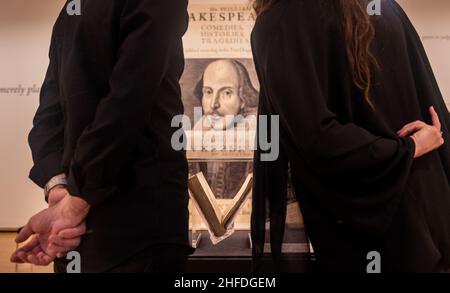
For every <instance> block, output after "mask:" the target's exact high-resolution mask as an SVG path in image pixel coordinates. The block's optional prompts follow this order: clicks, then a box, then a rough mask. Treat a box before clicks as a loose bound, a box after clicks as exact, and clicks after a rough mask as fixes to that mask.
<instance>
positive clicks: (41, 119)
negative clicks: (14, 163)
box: [28, 36, 64, 188]
mask: <svg viewBox="0 0 450 293" xmlns="http://www.w3.org/2000/svg"><path fill="white" fill-rule="evenodd" d="M55 46H56V44H55V38H54V37H53V36H52V41H51V45H50V53H49V57H50V64H49V66H48V69H47V74H46V76H45V80H44V83H43V85H42V88H41V92H40V99H39V107H38V109H37V112H36V114H35V116H34V119H33V128H32V129H31V131H30V133H29V135H28V143H29V145H30V148H31V152H32V156H33V162H34V165H33V167H32V168H31V170H30V174H29V177H30V179H31V180H32V181H33V182H35V183H36V184H37V185H39V186H40V187H42V188H43V187H44V185H45V184H46V183H47V182H48V181H49V180H50V179H51V178H52V177H54V176H56V175H58V174H61V173H64V172H63V168H62V164H61V162H62V155H63V147H64V118H63V112H62V108H61V104H60V101H59V90H58V85H57V81H56V72H55V67H56V64H55V62H56V50H55Z"/></svg>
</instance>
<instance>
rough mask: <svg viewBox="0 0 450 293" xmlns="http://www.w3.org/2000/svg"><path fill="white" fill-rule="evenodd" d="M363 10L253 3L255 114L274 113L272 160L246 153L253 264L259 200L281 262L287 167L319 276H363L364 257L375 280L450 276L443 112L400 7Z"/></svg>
mask: <svg viewBox="0 0 450 293" xmlns="http://www.w3.org/2000/svg"><path fill="white" fill-rule="evenodd" d="M368 2H369V1H368V0H272V1H271V0H256V1H255V3H254V7H255V9H256V11H257V12H258V18H257V21H256V25H255V28H254V31H253V34H252V45H253V53H254V59H255V64H256V68H257V72H258V77H259V79H260V83H261V94H260V106H259V114H260V115H279V117H280V129H279V131H280V155H279V157H278V159H277V160H275V161H264V160H262V159H261V154H262V153H263V150H261V149H258V150H257V152H256V153H255V167H254V175H255V181H254V188H253V193H254V194H253V197H254V198H253V214H252V236H253V240H254V250H253V253H254V257H255V258H256V260H258V259H259V257H261V255H262V253H263V247H264V246H263V243H264V234H265V220H266V212H265V211H266V209H265V207H266V202H267V201H268V203H269V218H270V229H271V230H270V234H271V244H272V253H273V256H274V258H275V260H279V259H280V257H281V243H282V239H283V233H284V222H285V217H286V210H285V198H286V195H285V194H286V182H287V180H288V177H289V176H288V174H287V173H288V169H289V170H291V178H292V183H293V185H294V189H295V193H296V196H297V197H298V200H299V202H300V206H301V209H302V213H303V217H304V222H305V228H306V231H307V233H308V237H309V238H310V240H311V243H312V245H313V247H314V251H315V254H316V258H317V264H318V268H319V269H320V270H321V271H354V272H365V271H366V268H367V266H368V264H369V262H370V260H368V259H367V258H368V255H369V253H370V252H377V253H379V255H380V256H381V265H382V271H384V272H389V271H391V272H438V271H446V270H449V269H450V185H449V180H450V148H449V146H448V143H445V141H449V139H450V117H449V112H448V109H447V108H446V105H445V103H444V100H443V98H442V95H441V93H440V91H439V88H438V85H437V83H436V80H435V78H434V75H433V72H432V69H431V66H430V64H429V61H428V59H427V56H426V54H425V51H424V49H423V46H422V44H421V42H420V39H419V37H418V35H417V33H416V31H415V29H414V27H413V26H412V24H411V23H410V21H409V19H408V17H407V16H406V14H405V13H404V11H403V10H402V9H401V7H400V6H399V5H398V4H397V3H396V2H395V1H394V0H383V1H381V7H382V14H381V15H379V16H369V15H368V13H367V6H368V4H369V3H368ZM258 141H259V140H258ZM289 165H290V168H289Z"/></svg>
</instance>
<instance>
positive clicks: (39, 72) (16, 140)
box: [0, 0, 450, 229]
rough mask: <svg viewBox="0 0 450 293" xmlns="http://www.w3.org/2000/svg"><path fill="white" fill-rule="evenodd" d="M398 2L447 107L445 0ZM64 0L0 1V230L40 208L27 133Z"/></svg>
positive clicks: (449, 4) (449, 64) (449, 39)
mask: <svg viewBox="0 0 450 293" xmlns="http://www.w3.org/2000/svg"><path fill="white" fill-rule="evenodd" d="M198 1H201V2H207V1H208V0H198ZM210 1H213V0H210ZM242 1H244V2H246V1H247V0H242ZM398 2H399V3H400V4H401V5H402V6H403V7H404V8H405V10H406V11H407V13H408V14H409V15H410V17H411V19H412V20H413V22H414V23H415V25H416V27H417V29H418V31H419V34H420V35H421V36H422V39H423V41H424V44H425V47H426V50H427V52H428V53H429V56H430V60H431V63H432V65H433V68H434V70H435V74H436V77H437V79H438V83H439V85H440V87H441V90H442V92H443V95H444V97H445V98H446V101H447V105H448V106H449V108H450V82H449V81H450V1H449V0H399V1H398ZM64 3H65V1H64V0H1V1H0V229H2V228H13V227H19V226H21V225H23V224H24V223H25V221H26V220H27V219H28V217H29V216H30V215H32V214H34V213H35V212H37V211H39V210H41V209H42V208H44V207H45V204H44V201H43V195H42V190H40V189H39V188H37V187H35V186H34V185H33V184H32V183H31V181H29V179H28V171H29V169H30V167H31V164H32V163H31V154H30V151H29V149H28V145H27V135H28V132H29V130H30V128H31V123H32V118H33V115H34V113H35V111H36V108H37V105H38V91H39V89H38V88H39V87H40V86H41V83H42V80H43V77H44V74H45V70H46V68H47V64H48V58H47V53H48V47H49V40H50V34H51V29H52V26H53V22H54V20H55V18H56V16H57V14H58V13H59V11H60V9H61V7H62V5H63V4H64ZM14 88H16V89H17V90H16V92H14V91H13V90H12V89H14ZM20 89H23V92H19V90H20ZM20 91H21V90H20Z"/></svg>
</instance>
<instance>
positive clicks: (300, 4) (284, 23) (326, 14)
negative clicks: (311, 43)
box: [258, 0, 338, 32]
mask: <svg viewBox="0 0 450 293" xmlns="http://www.w3.org/2000/svg"><path fill="white" fill-rule="evenodd" d="M335 2H336V1H330V0H278V1H275V3H274V4H273V6H272V7H271V8H270V9H269V10H267V11H266V12H264V13H263V14H261V15H260V17H258V23H259V24H262V25H264V26H265V27H271V28H272V29H273V30H280V29H281V30H282V29H288V30H289V31H291V32H293V31H295V29H296V28H297V29H301V30H303V29H307V28H311V29H315V30H316V31H318V32H320V30H321V29H323V28H325V27H329V26H333V25H335V24H336V18H337V16H338V10H337V9H336V7H335V5H336V4H335Z"/></svg>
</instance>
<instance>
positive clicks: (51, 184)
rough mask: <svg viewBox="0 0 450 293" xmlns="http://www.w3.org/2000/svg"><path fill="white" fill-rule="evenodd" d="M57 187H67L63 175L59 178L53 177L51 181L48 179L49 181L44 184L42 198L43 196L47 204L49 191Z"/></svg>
mask: <svg viewBox="0 0 450 293" xmlns="http://www.w3.org/2000/svg"><path fill="white" fill-rule="evenodd" d="M58 185H64V186H66V185H67V179H66V177H65V175H61V176H55V177H53V178H52V179H50V181H49V182H48V183H47V184H45V186H44V196H45V201H46V202H48V195H49V193H50V190H52V189H53V188H54V187H55V186H58Z"/></svg>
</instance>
